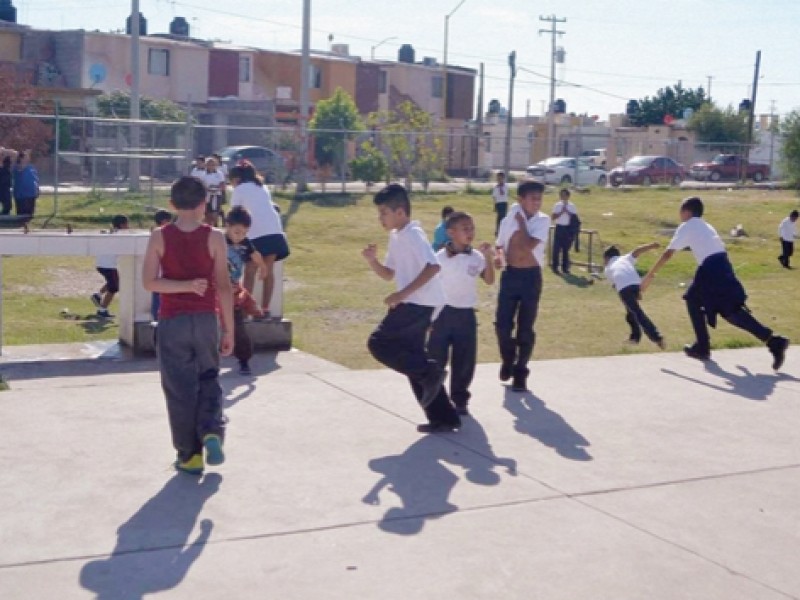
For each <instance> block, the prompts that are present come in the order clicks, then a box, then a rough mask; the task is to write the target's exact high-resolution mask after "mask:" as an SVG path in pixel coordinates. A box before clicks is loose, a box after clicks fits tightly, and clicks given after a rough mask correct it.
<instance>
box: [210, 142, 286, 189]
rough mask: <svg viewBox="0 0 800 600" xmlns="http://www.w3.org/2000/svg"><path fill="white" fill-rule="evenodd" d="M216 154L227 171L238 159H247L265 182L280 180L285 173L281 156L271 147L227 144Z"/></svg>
mask: <svg viewBox="0 0 800 600" xmlns="http://www.w3.org/2000/svg"><path fill="white" fill-rule="evenodd" d="M217 154H219V155H220V156H221V157H222V164H224V165H225V166H226V167H228V171H230V169H231V167H235V166H236V163H238V162H239V161H240V160H249V161H250V162H251V163H253V166H254V167H255V168H256V171H258V172H259V173H260V174H261V176H262V177H264V181H266V182H267V183H274V182H276V181H279V180H281V179H282V178H283V177H284V176H285V173H286V166H285V164H284V161H283V157H282V156H281V155H280V154H278V153H277V152H275V151H274V150H272V149H271V148H264V147H263V146H228V147H227V148H223V149H222V150H220V151H219V152H218V153H217Z"/></svg>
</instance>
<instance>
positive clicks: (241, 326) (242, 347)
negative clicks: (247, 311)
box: [233, 307, 253, 363]
mask: <svg viewBox="0 0 800 600" xmlns="http://www.w3.org/2000/svg"><path fill="white" fill-rule="evenodd" d="M233 355H234V356H235V357H236V360H238V361H239V362H241V363H246V362H247V361H249V360H250V359H251V358H253V341H252V340H251V339H250V335H249V334H248V333H247V327H246V326H245V322H244V311H243V310H242V309H241V308H239V307H237V308H235V309H234V310H233Z"/></svg>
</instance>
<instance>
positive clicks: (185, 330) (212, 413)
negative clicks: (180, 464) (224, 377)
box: [157, 313, 225, 461]
mask: <svg viewBox="0 0 800 600" xmlns="http://www.w3.org/2000/svg"><path fill="white" fill-rule="evenodd" d="M157 345H158V360H159V365H160V370H161V387H162V388H163V390H164V396H165V397H166V399H167V414H168V415H169V427H170V430H171V431H172V444H173V446H175V449H176V450H177V451H178V458H179V459H180V460H182V461H187V460H189V459H190V458H191V457H192V455H193V454H200V453H202V451H203V436H205V435H206V434H209V433H215V434H217V435H220V436H224V433H225V418H224V416H223V414H222V388H221V387H220V385H219V379H218V376H219V330H218V327H217V316H216V315H215V314H213V313H201V314H189V315H180V316H177V317H172V318H168V319H161V320H160V321H159V322H158V342H157Z"/></svg>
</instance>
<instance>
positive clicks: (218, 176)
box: [203, 171, 225, 213]
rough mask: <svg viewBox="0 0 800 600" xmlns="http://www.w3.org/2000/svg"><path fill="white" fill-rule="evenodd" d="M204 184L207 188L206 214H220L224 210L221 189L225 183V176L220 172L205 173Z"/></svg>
mask: <svg viewBox="0 0 800 600" xmlns="http://www.w3.org/2000/svg"><path fill="white" fill-rule="evenodd" d="M203 183H204V184H205V186H206V212H207V213H209V212H215V213H218V212H219V211H220V210H222V191H221V190H220V188H221V187H222V186H223V185H224V183H225V175H223V174H222V173H221V172H220V171H205V172H204V174H203Z"/></svg>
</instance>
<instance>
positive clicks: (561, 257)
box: [550, 200, 578, 273]
mask: <svg viewBox="0 0 800 600" xmlns="http://www.w3.org/2000/svg"><path fill="white" fill-rule="evenodd" d="M563 209H564V202H563V201H562V200H559V201H558V202H556V204H555V206H553V214H554V215H555V214H558V218H556V220H555V221H554V222H553V224H554V225H555V231H554V232H553V255H552V256H551V257H550V261H551V262H550V268H551V269H552V270H553V271H554V272H558V267H559V263H560V265H561V270H562V271H563V272H564V273H569V267H570V262H569V248H570V246H572V239H573V236H574V228H573V227H572V216H573V215H577V214H578V209H577V207H576V206H575V205H574V204H573V203H572V202H570V201H569V200H568V201H567V212H565V213H563V214H559V213H561V211H562V210H563Z"/></svg>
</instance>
